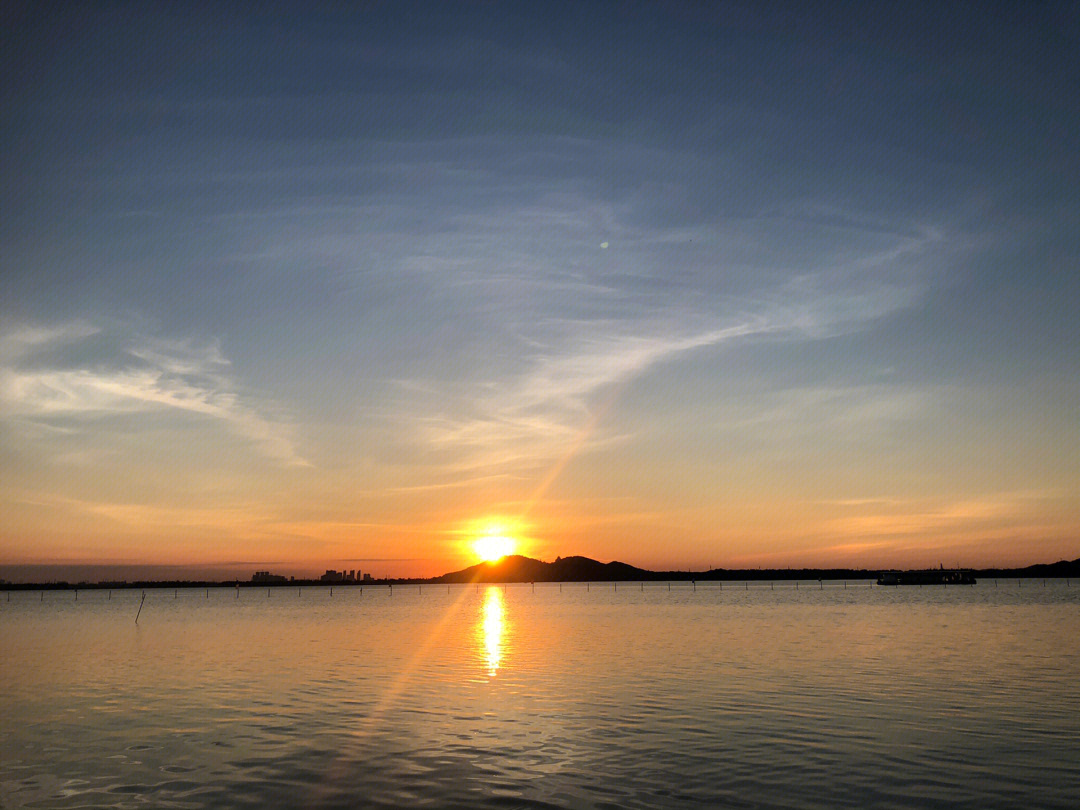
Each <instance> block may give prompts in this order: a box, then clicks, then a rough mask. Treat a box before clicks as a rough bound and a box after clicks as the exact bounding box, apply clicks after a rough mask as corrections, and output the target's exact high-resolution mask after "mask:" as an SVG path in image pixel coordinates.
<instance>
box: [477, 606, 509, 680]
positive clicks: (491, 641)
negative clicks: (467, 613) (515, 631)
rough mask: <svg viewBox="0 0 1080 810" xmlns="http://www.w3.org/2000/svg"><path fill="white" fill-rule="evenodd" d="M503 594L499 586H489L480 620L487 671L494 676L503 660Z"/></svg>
mask: <svg viewBox="0 0 1080 810" xmlns="http://www.w3.org/2000/svg"><path fill="white" fill-rule="evenodd" d="M503 614H504V608H503V594H502V591H500V590H499V589H498V588H488V589H487V590H486V591H485V592H484V607H483V612H482V618H481V621H480V628H479V635H480V636H481V637H482V639H483V643H484V652H485V660H486V663H487V673H488V677H489V678H494V677H495V675H496V674H498V671H499V662H500V661H501V660H502V644H503V632H504V631H505V621H504V618H503Z"/></svg>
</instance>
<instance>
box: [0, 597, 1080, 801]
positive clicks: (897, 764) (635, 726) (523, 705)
mask: <svg viewBox="0 0 1080 810" xmlns="http://www.w3.org/2000/svg"><path fill="white" fill-rule="evenodd" d="M818 588H819V585H818V583H817V582H813V583H809V582H802V583H800V584H799V590H795V589H794V585H793V584H792V583H777V584H776V586H775V590H774V589H771V588H770V585H769V584H768V583H765V584H752V585H751V586H750V589H749V590H747V589H745V588H744V586H743V585H742V584H737V585H736V584H733V583H726V584H725V585H724V587H723V589H722V590H721V589H720V588H719V587H718V586H717V585H716V584H715V583H710V584H708V585H702V584H699V585H698V586H697V589H696V590H693V589H692V588H691V587H690V586H689V585H688V584H682V583H678V584H674V585H673V586H672V589H671V590H670V591H668V590H667V586H666V585H664V584H660V585H656V584H653V585H645V586H644V588H642V587H641V586H639V585H638V584H629V583H622V584H620V585H619V587H618V590H617V591H616V590H615V589H614V588H613V587H612V586H611V585H610V584H604V585H593V586H591V587H590V588H588V589H586V587H585V586H577V585H565V586H563V587H562V589H561V590H560V588H559V586H558V585H537V586H536V587H535V589H533V588H532V587H530V586H529V585H510V586H508V587H507V588H506V589H505V591H504V590H503V589H502V588H501V587H484V586H481V587H479V588H474V587H473V586H454V587H452V588H451V589H450V590H449V592H448V591H447V589H446V588H445V587H441V588H440V587H435V586H426V587H424V588H423V589H422V591H421V590H419V589H418V588H417V587H416V586H408V587H405V586H399V587H396V588H394V589H393V594H392V595H391V593H390V591H389V590H388V589H386V588H382V587H365V588H364V589H363V593H362V594H361V592H360V590H359V589H358V588H341V587H339V588H335V589H334V593H333V595H332V596H331V595H330V591H329V589H327V588H304V589H303V590H302V591H298V590H297V589H295V588H275V589H273V590H267V589H265V588H264V589H257V588H250V589H242V590H241V591H240V593H239V598H237V596H236V592H235V591H233V590H232V589H212V590H211V591H210V592H209V597H207V595H206V593H205V592H204V591H203V590H187V591H185V590H180V591H179V592H177V593H176V595H175V596H174V592H173V591H172V590H150V591H147V597H146V603H145V606H144V608H143V611H142V616H141V618H140V619H139V624H138V626H136V625H135V623H134V618H135V614H136V610H137V608H138V604H139V599H140V593H139V592H137V591H113V592H112V594H111V598H109V594H108V592H106V591H86V590H84V591H81V592H80V593H79V595H78V600H77V601H76V600H75V597H74V593H73V592H71V591H54V592H46V593H45V594H44V599H43V600H42V598H41V595H39V594H38V593H36V592H34V593H29V592H20V593H13V594H12V595H11V601H10V602H7V601H4V600H5V599H6V597H7V595H6V594H2V593H0V651H2V658H0V682H2V685H3V693H2V695H0V719H2V734H0V807H3V808H17V807H45V808H74V807H94V808H99V807H101V808H107V807H140V808H142V807H154V808H169V807H176V808H202V807H206V808H211V807H213V808H220V807H259V808H274V807H281V808H299V807H312V808H336V807H404V806H409V807H423V806H427V807H438V808H452V807H469V808H485V807H497V808H514V807H570V808H579V807H581V808H609V807H627V808H634V807H650V808H651V807H687V806H701V807H732V808H754V807H760V808H766V807H768V808H773V807H776V808H810V807H830V808H832V807H881V808H889V807H949V808H967V807H970V808H1010V807H1016V808H1021V807H1022V808H1030V807H1040V808H1066V807H1068V808H1074V807H1076V801H1077V798H1076V797H1077V796H1078V795H1080V719H1078V718H1080V651H1078V649H1080V645H1078V644H1077V643H1076V639H1077V631H1078V630H1080V583H1077V582H1075V581H1074V582H1071V583H1069V584H1066V583H1065V582H1064V581H1050V582H1048V583H1047V584H1046V585H1045V586H1043V584H1042V581H1041V580H1039V581H1027V582H1024V583H1023V586H1022V587H1018V586H1017V582H1016V581H1015V580H1013V581H1011V582H1009V583H1006V582H1001V583H1000V584H999V587H994V584H993V582H992V581H991V582H981V583H980V584H979V585H978V586H976V587H970V588H969V587H950V588H941V587H926V588H913V587H904V588H878V587H870V586H869V584H868V583H865V582H863V583H849V584H848V586H847V588H846V589H845V588H844V587H843V585H842V584H841V583H826V586H825V589H824V590H818Z"/></svg>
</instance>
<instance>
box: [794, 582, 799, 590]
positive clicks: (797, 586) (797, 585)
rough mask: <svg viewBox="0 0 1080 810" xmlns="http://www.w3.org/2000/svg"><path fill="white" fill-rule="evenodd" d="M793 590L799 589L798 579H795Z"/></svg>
mask: <svg viewBox="0 0 1080 810" xmlns="http://www.w3.org/2000/svg"><path fill="white" fill-rule="evenodd" d="M795 590H799V580H795Z"/></svg>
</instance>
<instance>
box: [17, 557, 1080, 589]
mask: <svg viewBox="0 0 1080 810" xmlns="http://www.w3.org/2000/svg"><path fill="white" fill-rule="evenodd" d="M883 570H889V569H883V568H714V569H711V570H709V571H649V570H647V569H644V568H636V567H634V566H632V565H627V564H626V563H621V562H610V563H602V562H598V561H597V560H592V559H589V558H588V557H560V558H557V559H556V560H555V562H551V563H548V562H543V561H541V560H534V559H531V558H529V557H521V556H512V557H505V558H503V559H502V560H499V561H498V562H494V563H480V564H479V565H474V566H471V567H469V568H465V569H463V570H461V571H454V572H452V573H449V574H443V575H441V576H437V577H429V578H427V579H421V578H395V579H375V580H367V581H363V582H333V583H327V582H323V581H321V580H318V579H290V580H286V581H284V582H251V581H239V582H238V581H236V580H227V581H213V582H211V581H205V580H166V581H153V582H152V581H138V582H125V581H108V582H76V583H72V582H34V583H10V582H0V590H11V591H26V590H65V589H73V588H85V589H101V588H112V589H121V588H236V587H240V588H295V587H305V586H323V587H330V586H334V587H339V588H362V587H363V586H364V585H368V586H372V585H395V584H412V585H424V584H429V583H430V584H452V583H473V582H477V583H481V582H691V581H695V582H710V581H712V582H715V581H718V580H723V581H738V582H742V581H752V582H757V581H761V580H765V581H775V582H779V581H783V580H796V579H797V580H817V579H822V580H843V579H876V578H877V576H878V574H879V573H881V571H883ZM964 570H967V571H971V572H972V573H973V574H974V575H975V576H976V577H977V578H983V579H993V578H997V579H1009V578H1012V579H1031V578H1051V577H1077V578H1080V559H1076V560H1071V561H1068V560H1061V561H1060V562H1056V563H1039V564H1036V565H1029V566H1027V567H1026V568H974V569H964Z"/></svg>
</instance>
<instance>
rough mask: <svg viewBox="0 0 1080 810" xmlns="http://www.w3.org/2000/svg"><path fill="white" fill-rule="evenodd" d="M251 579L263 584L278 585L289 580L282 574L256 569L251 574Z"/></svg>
mask: <svg viewBox="0 0 1080 810" xmlns="http://www.w3.org/2000/svg"><path fill="white" fill-rule="evenodd" d="M251 581H252V582H257V583H260V584H262V585H276V584H278V583H281V582H288V581H289V580H287V579H286V578H285V577H283V576H281V575H280V574H271V573H270V572H269V571H256V572H255V573H254V574H252V575H251Z"/></svg>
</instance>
